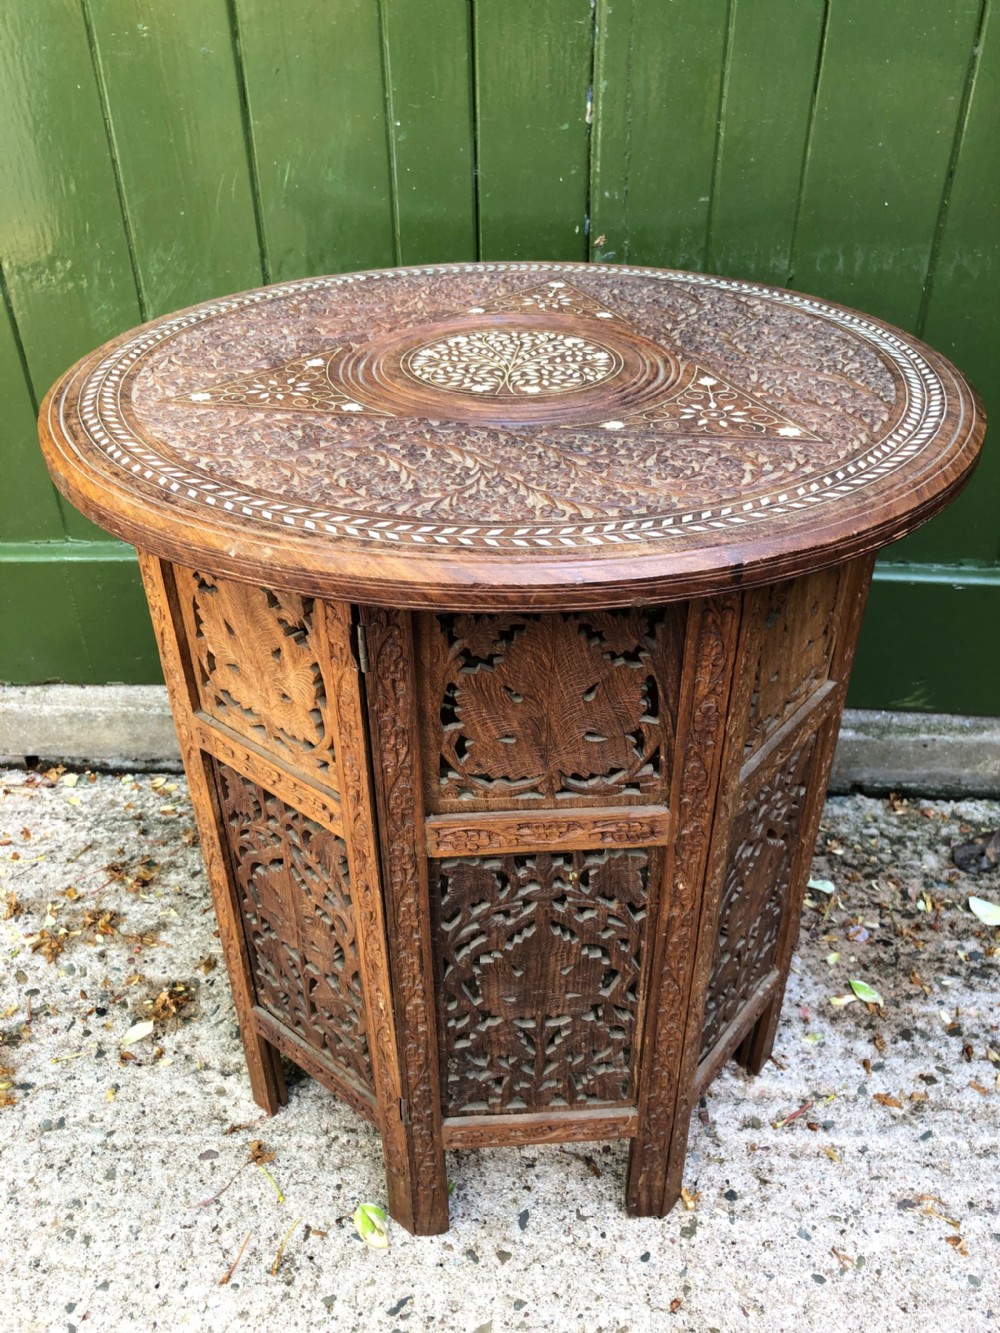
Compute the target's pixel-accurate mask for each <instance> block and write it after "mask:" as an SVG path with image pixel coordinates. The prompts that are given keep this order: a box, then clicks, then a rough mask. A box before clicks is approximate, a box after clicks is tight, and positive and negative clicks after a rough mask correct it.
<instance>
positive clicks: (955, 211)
mask: <svg viewBox="0 0 1000 1333" xmlns="http://www.w3.org/2000/svg"><path fill="white" fill-rule="evenodd" d="M975 76H976V77H975V82H974V84H973V85H972V87H971V90H970V91H971V97H970V99H969V104H968V119H967V121H966V125H965V132H964V134H963V135H962V139H961V143H960V145H959V153H958V156H957V160H956V163H955V175H954V178H953V181H952V185H951V191H950V195H949V197H948V200H947V202H946V207H945V209H944V210H943V212H942V226H941V230H940V243H939V246H938V251H937V254H936V256H935V261H934V268H933V273H932V275H931V282H930V286H929V291H928V300H927V303H926V317H925V319H924V322H923V326H922V327H921V328H920V329H918V332H919V333H920V335H921V337H923V338H926V340H927V341H928V342H929V343H930V344H931V346H932V347H937V348H938V349H939V350H940V351H942V352H944V354H945V356H949V357H951V358H953V360H954V361H955V364H956V365H957V366H959V367H960V368H961V369H962V370H963V371H964V372H965V373H966V374H967V375H968V376H969V378H970V379H971V380H972V382H973V384H975V385H977V386H978V387H979V389H980V390H981V392H982V394H983V398H984V400H985V403H986V411H987V413H988V414H989V415H990V417H991V419H992V421H993V422H994V423H997V422H1000V384H998V383H997V379H998V373H1000V91H998V90H1000V19H998V16H997V13H996V8H995V6H994V7H993V10H992V12H991V13H988V14H987V16H986V22H985V24H984V27H983V32H982V37H981V41H980V54H979V61H978V67H977V69H976V70H975ZM996 431H997V425H996V424H994V426H993V429H992V438H990V439H988V440H987V442H986V448H985V450H984V452H983V461H982V462H981V463H980V465H979V468H978V469H977V472H976V475H975V476H974V477H973V479H972V482H971V483H970V485H969V487H968V489H967V490H966V491H965V492H964V494H963V495H962V496H960V497H959V499H958V500H957V501H956V502H955V504H954V505H953V506H952V507H951V508H950V509H948V510H946V511H945V513H943V514H941V515H940V516H939V517H938V518H936V519H935V520H934V522H933V523H930V524H928V526H927V527H925V528H921V529H920V531H919V532H916V533H914V534H913V536H912V537H908V538H907V539H906V540H905V541H903V542H900V544H899V545H898V546H896V547H894V548H893V550H892V552H891V557H892V559H893V560H930V561H941V562H947V561H950V560H955V559H963V560H981V561H986V562H993V561H1000V521H998V506H997V497H998V496H1000V440H998V439H997V438H996Z"/></svg>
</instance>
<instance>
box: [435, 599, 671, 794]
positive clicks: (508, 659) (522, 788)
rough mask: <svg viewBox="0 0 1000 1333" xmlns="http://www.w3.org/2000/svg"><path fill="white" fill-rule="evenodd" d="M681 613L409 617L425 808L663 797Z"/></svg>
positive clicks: (634, 611) (637, 611) (636, 611)
mask: <svg viewBox="0 0 1000 1333" xmlns="http://www.w3.org/2000/svg"><path fill="white" fill-rule="evenodd" d="M682 616H683V610H682V609H680V610H679V609H677V608H674V607H657V608H652V609H648V610H642V609H628V610H623V611H587V612H579V613H555V614H545V615H535V614H528V613H525V614H520V615H450V614H423V615H419V616H417V617H415V622H416V628H417V661H418V663H419V664H420V672H421V677H420V691H421V707H420V713H421V718H422V725H423V728H424V737H423V751H424V764H425V774H424V783H425V798H426V802H427V808H428V810H429V811H431V812H432V813H449V812H469V811H474V810H491V809H511V810H516V809H524V808H526V807H529V808H535V809H546V808H548V809H558V808H560V807H563V808H566V807H570V806H580V805H619V804H621V805H629V804H638V803H646V802H656V801H665V800H666V794H667V791H668V789H669V782H670V773H669V764H670V756H671V752H672V742H673V735H674V722H675V715H676V698H677V679H678V673H679V662H680V651H681V647H680V645H681V636H682V631H683V625H682Z"/></svg>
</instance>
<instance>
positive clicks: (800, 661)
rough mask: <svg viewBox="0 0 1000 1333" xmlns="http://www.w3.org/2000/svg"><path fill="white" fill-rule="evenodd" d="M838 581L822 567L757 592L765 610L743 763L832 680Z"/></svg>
mask: <svg viewBox="0 0 1000 1333" xmlns="http://www.w3.org/2000/svg"><path fill="white" fill-rule="evenodd" d="M840 579H841V570H840V569H823V570H820V571H819V572H818V573H816V574H810V575H808V576H807V577H805V578H800V579H791V580H789V581H788V582H785V583H776V584H774V585H773V586H772V587H771V588H769V589H768V590H767V591H766V593H765V592H761V593H759V594H758V596H762V597H763V596H766V597H767V610H766V612H765V617H764V638H763V642H762V644H761V652H760V660H759V662H758V664H757V670H756V675H755V679H754V689H753V695H752V696H751V699H750V721H749V725H748V729H747V740H746V745H745V747H744V759H749V758H750V756H751V755H753V754H755V753H756V752H757V750H759V749H760V747H761V746H762V745H763V744H764V743H765V742H766V741H767V740H768V739H769V738H770V737H771V736H773V735H774V733H775V732H776V731H777V730H778V728H779V727H781V726H782V724H783V723H785V722H787V721H788V719H789V718H790V717H791V716H792V714H793V713H794V712H795V711H796V709H798V708H800V707H801V706H802V704H804V703H805V701H806V700H807V699H808V698H809V696H810V695H812V694H814V693H815V692H816V690H818V689H819V688H820V687H821V686H822V685H824V684H826V682H827V681H828V680H829V678H830V659H831V655H832V652H833V646H834V645H833V636H834V631H835V628H836V623H837V617H836V616H835V614H834V612H835V609H836V601H837V593H838V590H839V587H840Z"/></svg>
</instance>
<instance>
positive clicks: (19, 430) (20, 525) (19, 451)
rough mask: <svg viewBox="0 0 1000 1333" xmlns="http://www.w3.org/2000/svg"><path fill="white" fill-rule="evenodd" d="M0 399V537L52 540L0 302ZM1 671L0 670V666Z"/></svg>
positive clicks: (57, 519) (40, 468)
mask: <svg viewBox="0 0 1000 1333" xmlns="http://www.w3.org/2000/svg"><path fill="white" fill-rule="evenodd" d="M0 403H2V404H3V441H2V446H0V456H2V458H3V477H4V485H3V502H2V506H0V541H5V542H13V541H58V540H59V539H60V538H61V537H62V535H63V523H62V515H61V514H60V511H59V504H58V502H57V500H56V493H55V489H54V488H53V485H52V483H51V482H50V481H49V476H48V473H47V472H46V471H45V464H44V463H43V462H42V455H41V452H40V451H39V448H38V434H37V432H36V430H35V405H34V401H33V399H32V395H31V388H30V386H29V384H28V382H27V380H26V379H25V375H24V368H23V366H22V364H21V356H20V351H19V349H18V345H17V336H16V329H15V327H14V322H13V319H12V317H11V313H10V311H9V310H8V308H7V303H6V301H2V300H0ZM0 670H2V668H0Z"/></svg>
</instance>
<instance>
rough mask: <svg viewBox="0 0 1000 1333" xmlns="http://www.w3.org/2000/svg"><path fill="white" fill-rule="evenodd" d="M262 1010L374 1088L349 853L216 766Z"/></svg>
mask: <svg viewBox="0 0 1000 1333" xmlns="http://www.w3.org/2000/svg"><path fill="white" fill-rule="evenodd" d="M215 768H216V773H217V775H218V789H219V799H220V803H221V806H222V816H223V827H224V829H225V833H226V839H227V841H228V844H229V851H230V855H231V860H232V866H233V872H234V875H235V879H236V885H237V889H238V892H239V899H240V910H241V914H242V917H243V928H244V932H245V934H246V940H247V945H248V947H249V950H250V958H251V963H252V968H253V977H254V986H255V989H256V993H257V1003H258V1004H259V1005H260V1006H261V1007H262V1008H263V1009H266V1010H267V1011H268V1013H270V1014H273V1015H274V1017H275V1018H277V1019H278V1020H279V1022H281V1023H283V1024H284V1025H285V1027H287V1028H290V1029H291V1030H292V1031H293V1032H294V1033H295V1034H296V1035H297V1036H299V1037H301V1038H302V1040H303V1041H304V1042H306V1043H308V1045H309V1046H311V1047H313V1049H314V1050H316V1051H318V1052H319V1053H320V1054H321V1055H323V1056H324V1057H325V1058H326V1059H327V1060H329V1061H331V1062H332V1063H333V1064H335V1065H338V1066H340V1067H341V1068H343V1069H346V1070H347V1071H348V1072H349V1073H350V1074H351V1075H352V1076H353V1077H354V1079H355V1080H356V1081H358V1082H360V1083H361V1084H362V1085H363V1086H364V1087H366V1088H368V1089H371V1088H372V1075H371V1065H370V1061H369V1056H368V1042H367V1038H366V1033H365V1016H364V1001H363V998H362V992H361V980H360V977H359V973H358V950H357V944H356V942H355V925H354V907H353V903H352V901H351V888H350V877H349V873H348V867H347V848H346V846H345V844H344V842H343V840H342V839H341V838H338V837H336V836H335V835H334V834H332V833H329V832H328V831H327V830H326V829H324V828H322V827H320V825H319V824H317V823H315V822H314V821H313V820H311V819H308V818H306V816H305V815H302V814H299V813H298V812H297V811H295V810H292V809H290V808H289V807H288V806H287V805H285V804H284V802H282V801H279V800H278V799H277V798H276V797H274V796H272V795H271V794H270V793H269V792H266V791H264V789H263V788H262V787H259V786H257V784H256V783H254V782H250V781H249V780H248V779H247V778H244V777H241V776H240V775H239V774H238V773H234V772H233V770H232V769H230V768H227V767H226V765H225V764H220V763H216V765H215Z"/></svg>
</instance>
